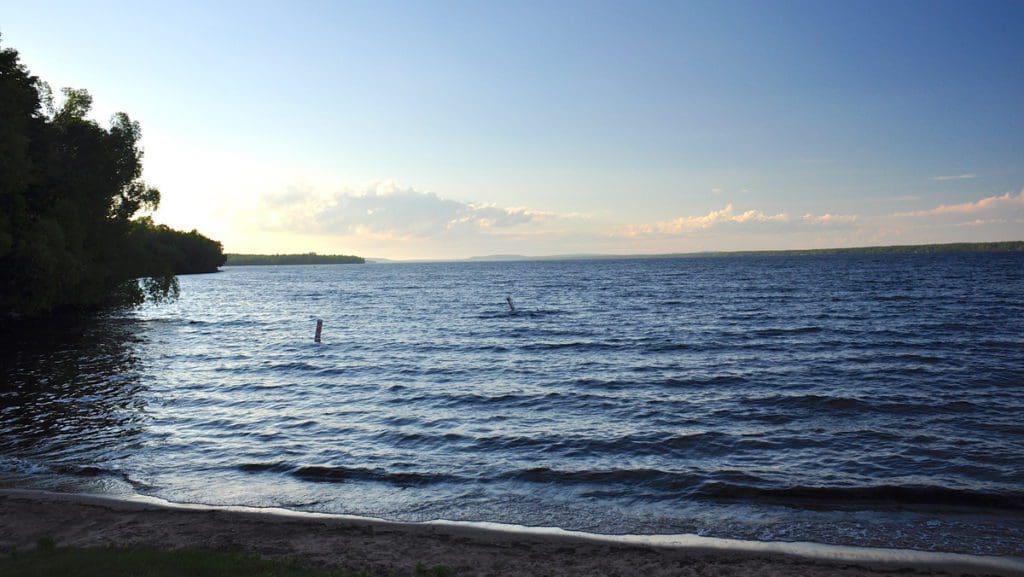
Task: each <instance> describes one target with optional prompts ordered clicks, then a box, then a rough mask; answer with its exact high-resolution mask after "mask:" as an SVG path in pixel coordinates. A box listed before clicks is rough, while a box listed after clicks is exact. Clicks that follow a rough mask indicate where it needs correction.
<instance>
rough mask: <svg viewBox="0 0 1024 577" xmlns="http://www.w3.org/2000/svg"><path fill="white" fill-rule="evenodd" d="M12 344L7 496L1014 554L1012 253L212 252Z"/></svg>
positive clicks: (1020, 332)
mask: <svg viewBox="0 0 1024 577" xmlns="http://www.w3.org/2000/svg"><path fill="white" fill-rule="evenodd" d="M506 296H510V297H511V299H512V300H513V302H514V304H515V306H516V309H517V310H516V312H512V311H511V310H510V308H509V305H508V304H507V302H506ZM317 319H322V320H323V321H324V328H323V340H322V342H321V343H315V342H313V333H314V329H315V326H316V320H317ZM0 359H2V361H3V379H4V380H3V382H2V383H0V485H3V486H9V487H34V488H44V489H50V490H58V491H89V492H107V493H114V494H144V495H152V496H157V497H161V498H165V499H168V500H171V501H180V502H192V503H206V504H232V505H251V506H260V507H262V506H275V507H284V508H289V509H294V510H300V511H316V512H331V513H348V514H355V515H365V516H373V517H382V518H386V519H394V520H429V519H449V520H474V521H494V522H500V523H511V524H522V525H533V526H557V527H562V528H566V529H576V530H583V531H590V532H596V533H606V534H622V533H639V534H675V533H696V534H700V535H708V536H716V537H735V538H742V539H757V540H784V541H815V542H822V543H837V544H850V545H871V546H884V547H909V548H915V549H925V550H941V551H955V552H965V553H985V554H1010V555H1018V556H1020V555H1024V418H1022V415H1024V254H1021V253H973V254H957V253H949V254H941V253H940V254H926V255H925V254H919V255H910V254H906V255H855V254H840V255H804V256H795V255H792V256H790V255H774V256H726V257H694V258H675V259H670V258H664V259H621V260H614V259H608V260H564V261H527V262H500V263H497V262H496V263H488V262H460V263H422V264H366V265H324V266H280V267H228V268H226V269H225V270H224V271H223V272H221V273H218V274H211V275H197V276H189V277H182V278H181V298H180V299H179V300H178V301H177V302H175V303H173V304H170V305H161V306H154V305H147V306H145V307H144V308H142V309H139V310H137V311H132V312H128V313H123V314H111V315H106V316H103V317H100V318H97V319H94V320H93V321H91V322H87V323H63V324H54V325H46V326H40V327H38V328H36V329H33V330H29V331H26V332H25V333H23V334H21V335H20V336H19V337H18V339H17V341H16V342H10V343H5V344H4V351H3V353H2V355H0Z"/></svg>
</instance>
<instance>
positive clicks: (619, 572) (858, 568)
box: [0, 490, 1024, 577]
mask: <svg viewBox="0 0 1024 577" xmlns="http://www.w3.org/2000/svg"><path fill="white" fill-rule="evenodd" d="M44 535H48V536H52V537H53V538H54V539H55V540H56V541H57V543H58V544H59V545H75V546H103V545H140V546H149V547H157V548H164V549H174V548H183V547H188V548H240V549H242V550H244V551H247V552H251V553H255V554H258V555H261V556H264V557H269V558H281V557H298V558H300V559H302V560H304V561H306V562H308V563H310V564H314V565H319V566H327V567H343V568H348V569H366V570H369V571H371V572H374V573H375V574H381V575H394V574H399V575H400V574H408V573H409V572H411V570H412V569H413V568H414V567H415V566H416V565H417V563H422V564H424V565H428V566H432V565H445V566H447V567H449V568H451V569H452V570H453V571H454V573H455V575H459V576H481V577H482V576H495V577H498V576H505V575H509V576H511V575H516V576H521V575H550V576H591V575H615V576H623V577H625V576H634V575H636V576H639V575H643V576H644V577H657V576H669V575H673V576H674V575H701V576H703V575H716V576H728V575H758V576H776V575H778V576H782V575H797V576H812V575H814V576H817V575H821V576H825V575H840V576H844V575H845V576H853V575H896V574H900V575H906V574H913V575H1024V563H1022V561H1021V560H1013V559H1005V558H971V557H966V556H942V555H930V554H908V555H910V556H908V557H905V558H898V559H892V558H890V559H887V560H886V559H883V558H882V557H884V555H881V556H880V555H878V554H877V553H876V554H871V551H872V550H856V549H853V548H832V549H829V548H825V549H824V550H821V551H817V552H813V551H812V552H808V551H799V549H796V550H792V549H791V550H787V547H788V546H785V545H784V546H782V548H781V549H779V550H775V551H772V550H770V548H771V547H772V546H771V545H769V546H768V550H761V551H758V550H744V549H743V547H744V546H743V545H742V544H740V545H739V546H729V544H728V543H727V542H722V543H717V544H715V545H714V546H699V545H697V546H694V545H679V544H671V543H666V544H650V543H628V542H617V541H615V540H614V538H602V537H600V536H586V535H579V534H576V535H572V534H557V532H556V533H555V534H537V533H529V532H516V531H509V530H500V529H497V528H489V527H479V526H467V525H456V524H410V523H391V522H386V521H378V520H372V519H361V518H347V517H340V516H327V515H324V516H317V515H306V514H301V515H289V514H286V513H283V512H280V511H277V512H268V511H260V510H234V509H231V510H229V509H223V508H211V507H201V506H187V505H185V506H183V505H172V504H166V503H159V502H155V501H152V502H146V501H136V500H123V499H116V498H112V497H105V496H92V495H64V494H55V493H46V492H38V491H21V490H4V491H0V550H2V551H9V550H11V548H13V547H17V548H19V549H29V548H31V547H32V546H33V544H34V543H35V542H36V540H37V539H38V538H40V537H42V536H44ZM748 545H751V546H753V547H758V546H759V545H757V544H748ZM794 551H796V552H794ZM844 551H845V553H844ZM876 551H877V550H876Z"/></svg>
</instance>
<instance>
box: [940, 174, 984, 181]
mask: <svg viewBox="0 0 1024 577" xmlns="http://www.w3.org/2000/svg"><path fill="white" fill-rule="evenodd" d="M977 176H978V175H976V174H953V175H949V176H933V177H932V180H940V181H941V180H968V179H971V178H977Z"/></svg>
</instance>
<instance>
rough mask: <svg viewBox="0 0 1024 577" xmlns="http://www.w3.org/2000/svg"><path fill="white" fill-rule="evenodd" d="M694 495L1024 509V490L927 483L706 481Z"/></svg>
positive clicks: (864, 505)
mask: <svg viewBox="0 0 1024 577" xmlns="http://www.w3.org/2000/svg"><path fill="white" fill-rule="evenodd" d="M692 496H694V497H698V498H704V499H711V500H717V501H755V502H762V503H764V502H770V503H777V504H783V505H785V504H790V505H797V504H799V505H801V506H804V507H812V508H829V509H879V508H881V509H890V508H899V507H906V506H933V507H952V508H982V509H1011V510H1024V493H993V492H982V491H971V490H966V489H954V488H949V487H940V486H928V485H874V486H865V487H812V486H793V487H785V488H765V487H756V486H749V485H737V484H733V483H723V482H707V483H704V484H702V485H701V486H700V488H698V489H697V490H695V491H694V492H693V493H692Z"/></svg>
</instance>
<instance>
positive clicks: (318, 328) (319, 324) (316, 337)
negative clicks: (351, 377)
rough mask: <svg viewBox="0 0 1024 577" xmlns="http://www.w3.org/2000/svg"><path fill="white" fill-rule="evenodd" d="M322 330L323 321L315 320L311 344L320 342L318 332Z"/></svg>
mask: <svg viewBox="0 0 1024 577" xmlns="http://www.w3.org/2000/svg"><path fill="white" fill-rule="evenodd" d="M323 328H324V321H323V319H316V335H314V336H313V342H315V343H319V342H320V332H321V331H322V330H323Z"/></svg>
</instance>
